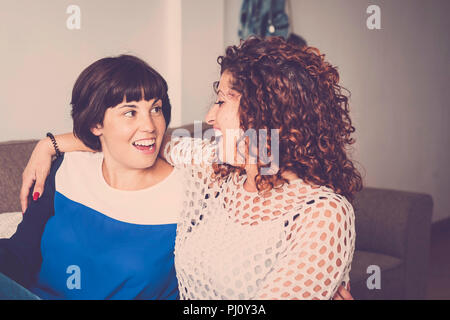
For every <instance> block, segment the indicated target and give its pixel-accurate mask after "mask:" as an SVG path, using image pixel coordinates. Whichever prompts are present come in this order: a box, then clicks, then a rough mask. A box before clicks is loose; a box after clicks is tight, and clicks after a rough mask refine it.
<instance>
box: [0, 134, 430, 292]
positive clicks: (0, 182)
mask: <svg viewBox="0 0 450 320" xmlns="http://www.w3.org/2000/svg"><path fill="white" fill-rule="evenodd" d="M185 128H187V129H188V130H190V131H192V126H185ZM35 144H36V141H35V140H30V141H16V142H4V143H0V194H1V201H0V214H1V213H3V212H14V211H20V201H19V190H20V185H21V175H22V171H23V168H24V167H25V165H26V162H27V160H28V158H29V156H30V154H31V151H32V150H33V148H34V146H35ZM354 207H355V215H356V251H355V255H354V259H353V264H352V270H351V272H350V283H351V294H352V295H353V297H354V298H355V299H424V298H425V294H426V280H427V270H428V255H429V244H430V225H431V214H432V207H433V202H432V199H431V197H430V196H429V195H426V194H419V193H412V192H404V191H397V190H388V189H377V188H369V187H367V188H365V189H364V190H363V191H361V192H360V193H359V194H358V195H357V196H356V200H355V203H354ZM370 265H377V266H379V267H380V269H381V289H380V290H377V289H373V290H369V289H368V288H367V285H366V282H367V279H368V277H369V276H370V274H368V273H367V267H368V266H370Z"/></svg>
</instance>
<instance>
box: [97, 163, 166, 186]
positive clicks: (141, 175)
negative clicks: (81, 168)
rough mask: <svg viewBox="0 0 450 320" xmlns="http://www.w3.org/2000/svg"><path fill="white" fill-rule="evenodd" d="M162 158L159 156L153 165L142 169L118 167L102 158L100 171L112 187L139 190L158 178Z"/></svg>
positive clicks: (150, 184)
mask: <svg viewBox="0 0 450 320" xmlns="http://www.w3.org/2000/svg"><path fill="white" fill-rule="evenodd" d="M162 162H163V160H161V159H160V158H159V157H158V158H157V159H156V161H155V163H154V165H153V166H151V167H150V168H144V169H130V168H124V167H120V166H118V165H117V164H113V163H112V162H110V161H108V159H106V158H104V159H103V163H102V173H103V177H104V178H105V181H106V183H107V184H108V185H110V186H111V187H112V188H114V189H118V190H127V191H134V190H141V189H145V188H148V187H150V186H152V185H154V184H155V183H156V182H157V181H158V180H159V175H158V174H157V173H158V171H159V170H158V169H159V168H160V167H161V166H162Z"/></svg>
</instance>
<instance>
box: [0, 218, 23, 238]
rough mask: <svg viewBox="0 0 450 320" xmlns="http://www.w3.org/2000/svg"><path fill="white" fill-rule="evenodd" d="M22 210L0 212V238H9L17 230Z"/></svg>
mask: <svg viewBox="0 0 450 320" xmlns="http://www.w3.org/2000/svg"><path fill="white" fill-rule="evenodd" d="M22 218H23V216H22V212H6V213H2V214H0V239H9V238H11V237H12V235H13V234H14V233H16V231H17V226H18V225H19V223H21V222H22Z"/></svg>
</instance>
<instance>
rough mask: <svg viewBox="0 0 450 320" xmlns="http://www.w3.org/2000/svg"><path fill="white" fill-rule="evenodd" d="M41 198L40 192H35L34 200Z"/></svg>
mask: <svg viewBox="0 0 450 320" xmlns="http://www.w3.org/2000/svg"><path fill="white" fill-rule="evenodd" d="M38 198H39V192H35V193H34V194H33V200H34V201H36V200H37V199H38Z"/></svg>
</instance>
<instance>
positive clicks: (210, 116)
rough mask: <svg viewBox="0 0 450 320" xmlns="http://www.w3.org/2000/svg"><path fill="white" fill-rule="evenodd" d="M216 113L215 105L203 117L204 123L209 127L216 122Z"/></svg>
mask: <svg viewBox="0 0 450 320" xmlns="http://www.w3.org/2000/svg"><path fill="white" fill-rule="evenodd" d="M216 113H217V105H213V106H212V107H211V108H210V109H209V111H208V113H207V114H206V116H205V122H206V123H207V124H209V125H211V126H212V125H214V122H215V120H216Z"/></svg>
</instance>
